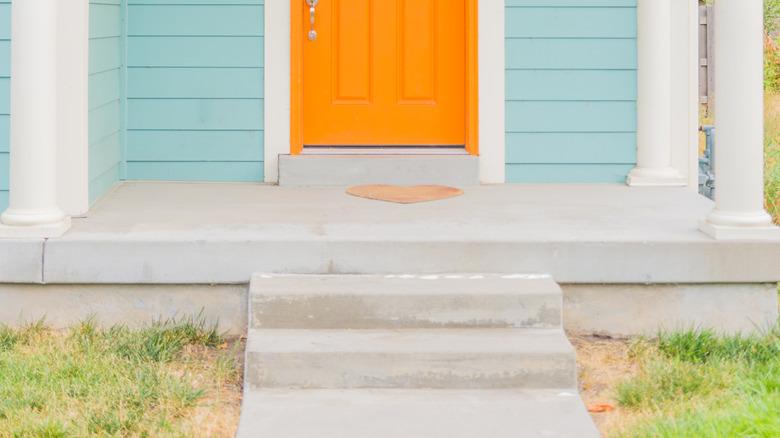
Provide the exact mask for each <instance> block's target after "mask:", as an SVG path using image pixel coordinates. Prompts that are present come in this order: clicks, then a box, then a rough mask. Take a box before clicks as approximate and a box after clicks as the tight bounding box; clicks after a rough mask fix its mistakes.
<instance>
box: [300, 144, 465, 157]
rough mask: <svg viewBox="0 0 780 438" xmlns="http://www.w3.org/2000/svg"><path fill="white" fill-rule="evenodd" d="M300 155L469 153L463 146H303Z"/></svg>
mask: <svg viewBox="0 0 780 438" xmlns="http://www.w3.org/2000/svg"><path fill="white" fill-rule="evenodd" d="M301 155H469V153H468V152H466V148H465V147H463V146H304V148H303V151H302V152H301Z"/></svg>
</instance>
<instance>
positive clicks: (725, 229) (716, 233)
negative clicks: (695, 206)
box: [699, 220, 780, 242]
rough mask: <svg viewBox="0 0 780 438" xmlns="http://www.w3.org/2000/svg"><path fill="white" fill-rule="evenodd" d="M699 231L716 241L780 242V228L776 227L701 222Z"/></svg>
mask: <svg viewBox="0 0 780 438" xmlns="http://www.w3.org/2000/svg"><path fill="white" fill-rule="evenodd" d="M699 230H700V231H701V232H702V233H704V234H706V235H708V236H710V237H712V238H713V239H715V240H773V241H774V240H777V241H778V242H780V227H777V226H775V225H771V224H769V225H761V226H734V225H717V224H713V223H712V222H709V221H707V220H704V221H701V223H700V224H699Z"/></svg>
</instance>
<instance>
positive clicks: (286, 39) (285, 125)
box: [263, 0, 506, 183]
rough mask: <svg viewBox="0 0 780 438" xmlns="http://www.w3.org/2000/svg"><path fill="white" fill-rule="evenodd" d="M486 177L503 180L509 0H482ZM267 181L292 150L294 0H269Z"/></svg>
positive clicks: (482, 132) (481, 113)
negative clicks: (506, 29)
mask: <svg viewBox="0 0 780 438" xmlns="http://www.w3.org/2000/svg"><path fill="white" fill-rule="evenodd" d="M478 7H479V12H478V14H479V29H478V40H479V42H478V50H479V151H480V160H479V161H480V180H481V181H482V182H483V183H503V182H504V179H505V176H504V175H505V162H504V155H505V146H504V144H505V141H506V140H505V133H504V123H505V121H504V111H505V101H504V100H505V99H504V2H503V1H501V0H479V1H478ZM264 72H265V79H264V87H265V94H264V96H265V102H264V103H265V115H264V120H263V126H264V143H265V158H264V160H265V162H264V170H265V181H266V182H270V183H276V182H278V180H279V155H284V154H289V153H290V2H289V1H287V0H266V2H265V59H264Z"/></svg>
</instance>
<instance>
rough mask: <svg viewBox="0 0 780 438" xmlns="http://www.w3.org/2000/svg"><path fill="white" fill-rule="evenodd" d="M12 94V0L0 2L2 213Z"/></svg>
mask: <svg viewBox="0 0 780 438" xmlns="http://www.w3.org/2000/svg"><path fill="white" fill-rule="evenodd" d="M10 92H11V0H0V212H2V211H4V210H5V209H6V208H7V207H8V159H9V155H8V150H9V143H10V138H9V131H10V129H9V128H10V126H9V125H10V114H11V97H10Z"/></svg>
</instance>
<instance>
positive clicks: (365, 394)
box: [237, 390, 599, 438]
mask: <svg viewBox="0 0 780 438" xmlns="http://www.w3.org/2000/svg"><path fill="white" fill-rule="evenodd" d="M237 436H238V437H239V438H255V437H258V438H261V437H262V438H265V437H274V438H310V437H320V438H367V437H371V438H400V437H403V438H482V437H490V438H517V437H524V438H534V437H578V438H579V437H582V438H589V437H598V436H599V434H598V431H597V430H596V428H595V426H594V425H593V422H592V421H591V420H590V418H589V416H588V413H587V412H586V410H585V407H584V406H583V404H582V401H581V400H580V398H579V396H578V395H577V393H576V391H572V390H533V391H511V390H505V391H501V390H493V391H464V390H300V391H284V390H282V391H275V390H263V391H248V392H247V393H246V396H245V398H244V411H243V412H242V415H241V423H240V426H239V430H238V434H237Z"/></svg>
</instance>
